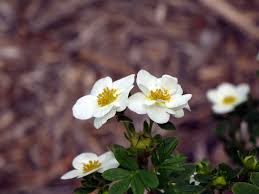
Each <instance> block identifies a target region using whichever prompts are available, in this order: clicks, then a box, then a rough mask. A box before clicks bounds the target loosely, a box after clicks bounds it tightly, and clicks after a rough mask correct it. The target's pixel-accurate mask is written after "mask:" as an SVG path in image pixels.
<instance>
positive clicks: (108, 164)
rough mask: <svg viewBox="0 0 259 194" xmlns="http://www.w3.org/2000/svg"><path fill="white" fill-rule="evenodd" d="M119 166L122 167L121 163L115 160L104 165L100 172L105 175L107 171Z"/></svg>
mask: <svg viewBox="0 0 259 194" xmlns="http://www.w3.org/2000/svg"><path fill="white" fill-rule="evenodd" d="M119 165H120V164H119V162H118V161H117V160H116V159H115V158H114V159H111V160H109V161H107V162H105V163H102V166H101V168H100V170H98V172H100V173H103V172H104V171H106V170H109V169H112V168H117V167H118V166H119Z"/></svg>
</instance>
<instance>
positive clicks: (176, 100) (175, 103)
mask: <svg viewBox="0 0 259 194" xmlns="http://www.w3.org/2000/svg"><path fill="white" fill-rule="evenodd" d="M191 98H192V95H191V94H185V95H182V96H180V95H175V96H173V97H172V100H171V101H170V102H168V103H166V106H167V107H168V108H179V107H181V106H185V105H186V103H188V101H189V100H190V99H191Z"/></svg>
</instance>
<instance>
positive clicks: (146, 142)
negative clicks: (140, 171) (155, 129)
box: [130, 132, 152, 150]
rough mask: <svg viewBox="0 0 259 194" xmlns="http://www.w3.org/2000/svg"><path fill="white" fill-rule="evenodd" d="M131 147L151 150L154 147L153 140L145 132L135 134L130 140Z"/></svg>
mask: <svg viewBox="0 0 259 194" xmlns="http://www.w3.org/2000/svg"><path fill="white" fill-rule="evenodd" d="M130 142H131V145H132V146H133V147H134V148H136V149H140V150H144V149H147V148H150V146H151V145H152V139H151V137H149V136H148V135H146V134H145V133H143V132H140V133H135V134H134V136H133V137H131V138H130Z"/></svg>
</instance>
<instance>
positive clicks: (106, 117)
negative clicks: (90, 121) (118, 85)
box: [94, 109, 116, 129]
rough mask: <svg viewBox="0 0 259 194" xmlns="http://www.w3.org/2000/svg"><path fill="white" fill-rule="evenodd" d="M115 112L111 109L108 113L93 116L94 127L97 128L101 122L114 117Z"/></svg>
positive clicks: (103, 122)
mask: <svg viewBox="0 0 259 194" xmlns="http://www.w3.org/2000/svg"><path fill="white" fill-rule="evenodd" d="M115 114H116V110H114V109H113V110H111V111H110V112H109V113H107V114H106V115H104V116H103V117H99V118H95V119H94V127H95V128H96V129H99V128H100V127H101V126H102V125H103V124H105V123H106V122H107V120H109V119H110V118H112V117H114V116H115Z"/></svg>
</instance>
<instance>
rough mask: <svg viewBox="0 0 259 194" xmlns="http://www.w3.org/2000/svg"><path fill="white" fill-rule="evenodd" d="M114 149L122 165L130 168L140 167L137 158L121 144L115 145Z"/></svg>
mask: <svg viewBox="0 0 259 194" xmlns="http://www.w3.org/2000/svg"><path fill="white" fill-rule="evenodd" d="M112 151H113V153H114V156H115V158H116V159H117V160H118V162H119V163H120V165H121V166H122V167H124V168H126V169H130V170H136V169H138V164H137V160H136V158H135V157H133V156H131V155H130V154H129V152H128V150H127V149H125V148H124V147H122V146H119V145H113V146H112Z"/></svg>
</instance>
